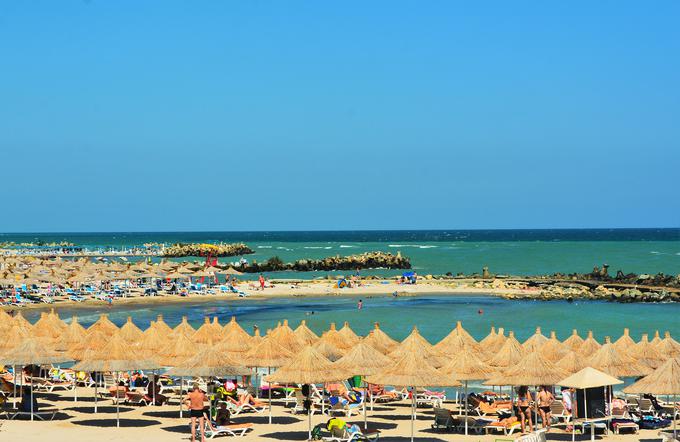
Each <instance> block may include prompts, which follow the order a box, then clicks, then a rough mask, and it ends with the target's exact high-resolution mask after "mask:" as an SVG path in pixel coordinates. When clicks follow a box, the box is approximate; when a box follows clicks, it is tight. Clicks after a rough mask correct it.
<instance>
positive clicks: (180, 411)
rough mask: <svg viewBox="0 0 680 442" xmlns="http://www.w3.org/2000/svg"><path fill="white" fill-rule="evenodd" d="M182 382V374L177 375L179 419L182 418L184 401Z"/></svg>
mask: <svg viewBox="0 0 680 442" xmlns="http://www.w3.org/2000/svg"><path fill="white" fill-rule="evenodd" d="M183 384H184V376H180V377H179V417H180V419H181V418H182V402H184V397H183V396H182V390H183V388H182V387H183Z"/></svg>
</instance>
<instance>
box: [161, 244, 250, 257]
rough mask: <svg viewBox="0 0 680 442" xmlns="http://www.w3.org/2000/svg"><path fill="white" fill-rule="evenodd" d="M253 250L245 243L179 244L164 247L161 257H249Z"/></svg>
mask: <svg viewBox="0 0 680 442" xmlns="http://www.w3.org/2000/svg"><path fill="white" fill-rule="evenodd" d="M251 253H255V252H253V250H252V249H251V248H250V247H248V246H247V245H245V244H243V243H234V244H224V243H220V244H193V243H178V244H173V245H171V246H169V247H164V248H163V249H162V250H161V252H160V255H161V256H163V257H166V258H181V257H184V256H208V255H210V256H214V257H225V256H241V255H249V254H251Z"/></svg>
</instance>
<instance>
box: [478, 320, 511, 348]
mask: <svg viewBox="0 0 680 442" xmlns="http://www.w3.org/2000/svg"><path fill="white" fill-rule="evenodd" d="M499 330H500V331H501V333H498V332H496V327H494V326H493V325H492V326H491V331H490V332H489V334H488V335H486V337H485V338H484V339H482V340H481V341H479V347H480V348H482V349H484V351H485V352H487V353H491V352H495V351H497V350H499V349H500V348H501V347H502V346H503V343H505V336H503V334H502V330H503V329H502V328H501V329H499Z"/></svg>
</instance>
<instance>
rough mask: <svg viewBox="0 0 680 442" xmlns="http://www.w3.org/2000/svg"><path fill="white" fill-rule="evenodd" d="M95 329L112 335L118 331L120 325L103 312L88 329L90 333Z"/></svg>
mask: <svg viewBox="0 0 680 442" xmlns="http://www.w3.org/2000/svg"><path fill="white" fill-rule="evenodd" d="M95 331H99V332H101V333H103V334H104V335H109V336H110V335H113V334H114V333H117V332H118V327H116V324H114V323H113V322H111V320H110V319H109V315H105V314H102V315H100V316H99V319H97V321H96V322H95V323H94V324H92V325H91V326H90V327H89V328H88V329H87V333H88V334H90V333H93V332H95Z"/></svg>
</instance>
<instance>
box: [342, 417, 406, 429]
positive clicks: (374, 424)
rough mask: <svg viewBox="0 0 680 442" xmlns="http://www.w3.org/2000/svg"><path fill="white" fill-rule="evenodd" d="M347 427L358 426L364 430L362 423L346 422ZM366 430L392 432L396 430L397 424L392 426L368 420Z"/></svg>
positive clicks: (387, 423)
mask: <svg viewBox="0 0 680 442" xmlns="http://www.w3.org/2000/svg"><path fill="white" fill-rule="evenodd" d="M347 424H348V425H358V426H359V427H360V428H364V421H363V420H361V421H359V420H354V421H350V422H347ZM368 428H370V429H372V430H392V429H394V428H397V424H392V423H389V422H376V421H375V420H373V419H368Z"/></svg>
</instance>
